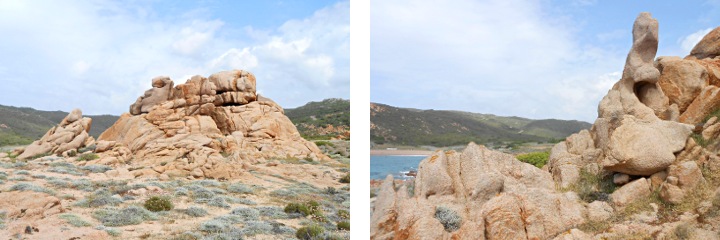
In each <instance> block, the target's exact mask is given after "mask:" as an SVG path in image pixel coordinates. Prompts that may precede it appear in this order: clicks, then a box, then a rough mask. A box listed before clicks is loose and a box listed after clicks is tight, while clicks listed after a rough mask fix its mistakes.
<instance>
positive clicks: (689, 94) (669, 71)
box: [657, 57, 708, 112]
mask: <svg viewBox="0 0 720 240" xmlns="http://www.w3.org/2000/svg"><path fill="white" fill-rule="evenodd" d="M657 62H658V64H657V65H658V66H657V67H658V69H660V71H661V75H660V81H659V84H660V87H661V88H662V90H663V93H665V95H666V96H667V97H668V98H669V101H670V103H671V104H676V105H677V106H678V110H679V111H680V112H684V111H685V110H686V109H687V107H688V106H689V105H690V103H692V101H693V100H695V96H697V95H698V94H700V91H702V89H703V88H704V87H706V86H707V85H708V73H707V71H706V70H705V68H704V67H703V66H702V65H700V64H699V63H697V62H695V61H686V60H682V59H680V58H679V57H660V58H658V61H657Z"/></svg>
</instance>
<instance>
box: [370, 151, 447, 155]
mask: <svg viewBox="0 0 720 240" xmlns="http://www.w3.org/2000/svg"><path fill="white" fill-rule="evenodd" d="M432 153H433V151H428V150H402V149H398V150H384V149H371V150H370V155H383V156H408V155H409V156H430V155H431V154H432Z"/></svg>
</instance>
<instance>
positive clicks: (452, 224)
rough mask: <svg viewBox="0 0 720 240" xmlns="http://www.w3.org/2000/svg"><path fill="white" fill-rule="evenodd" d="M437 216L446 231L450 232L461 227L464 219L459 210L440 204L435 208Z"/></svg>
mask: <svg viewBox="0 0 720 240" xmlns="http://www.w3.org/2000/svg"><path fill="white" fill-rule="evenodd" d="M435 218H437V220H438V221H440V223H442V225H443V227H444V228H445V231H448V232H452V231H455V230H458V229H460V225H461V224H462V219H461V218H460V215H458V214H457V212H455V211H454V210H452V209H450V208H448V207H445V206H438V207H437V208H436V209H435Z"/></svg>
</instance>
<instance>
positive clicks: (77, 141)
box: [17, 109, 95, 159]
mask: <svg viewBox="0 0 720 240" xmlns="http://www.w3.org/2000/svg"><path fill="white" fill-rule="evenodd" d="M91 125H92V119H90V118H87V117H85V118H84V117H82V111H80V109H75V110H73V111H72V112H70V114H68V115H67V117H65V118H64V119H63V120H62V122H60V124H59V125H57V126H55V127H53V128H51V129H50V130H49V131H47V133H45V135H44V136H43V137H42V138H40V140H37V141H35V142H33V143H32V144H30V145H28V146H27V147H25V149H24V150H23V151H22V154H20V155H19V156H17V158H18V159H28V158H31V157H34V156H38V155H44V154H63V153H66V152H70V151H75V152H76V153H77V150H78V149H79V148H82V147H85V146H89V145H92V144H94V142H95V139H94V138H93V137H91V136H90V135H89V134H88V132H89V131H90V126H91Z"/></svg>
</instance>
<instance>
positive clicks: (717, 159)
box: [371, 13, 720, 239]
mask: <svg viewBox="0 0 720 240" xmlns="http://www.w3.org/2000/svg"><path fill="white" fill-rule="evenodd" d="M719 36H720V28H718V29H715V30H713V31H712V32H711V33H709V34H708V35H707V36H705V38H703V40H702V41H700V43H698V44H697V46H696V47H695V48H694V49H693V50H692V52H691V53H690V55H688V56H687V57H685V58H683V59H681V58H679V57H659V58H657V59H655V55H656V52H657V49H658V22H657V21H656V20H655V19H653V18H652V17H651V15H650V14H649V13H641V14H640V15H639V16H638V17H637V19H636V21H635V23H634V25H633V45H632V48H631V49H630V52H629V54H628V56H627V60H626V64H625V67H624V70H623V75H622V77H621V79H620V80H619V81H618V82H617V83H616V84H615V85H614V86H613V87H612V88H611V89H610V90H609V91H608V93H607V95H606V96H605V97H603V99H602V101H601V102H600V103H599V106H598V118H597V120H596V121H595V122H594V124H593V126H592V128H591V129H589V130H583V131H580V132H578V133H576V134H573V135H571V136H569V137H568V138H566V140H565V141H563V142H560V143H558V144H556V145H555V146H554V147H553V148H552V150H551V153H550V156H549V162H548V164H547V165H546V167H544V168H543V169H544V170H539V169H537V168H534V167H532V166H531V165H528V164H524V163H520V162H519V161H517V160H515V159H514V158H513V157H512V156H510V155H506V154H503V153H499V152H494V151H491V150H488V149H485V148H484V147H482V146H477V145H475V144H472V143H471V144H470V145H468V147H467V148H466V149H465V150H464V151H463V152H462V153H461V154H458V153H456V152H453V151H450V152H436V153H435V154H433V155H432V156H430V157H428V158H426V159H425V160H423V161H422V162H421V163H420V167H419V170H418V175H417V178H416V179H415V180H414V184H415V185H414V192H413V191H409V192H408V190H409V189H412V188H409V187H408V186H406V185H403V186H400V188H399V190H397V191H396V189H397V187H396V186H394V185H393V184H394V183H393V181H392V178H391V177H390V178H389V179H387V180H386V181H385V182H384V183H383V186H382V189H381V191H380V192H379V196H378V201H377V202H376V204H375V206H374V211H373V213H372V215H371V216H372V217H371V224H372V225H371V226H372V228H371V238H374V239H552V238H555V239H606V238H626V237H628V236H647V237H653V238H658V239H665V238H671V237H680V236H679V235H678V234H688V235H689V236H692V237H691V238H698V239H705V238H710V237H713V238H716V237H717V236H714V235H713V234H709V233H712V232H713V231H714V232H717V231H718V230H720V229H718V227H717V226H718V224H717V223H720V217H718V216H717V210H718V208H719V206H718V204H717V203H718V202H720V197H718V196H720V194H717V196H714V197H712V196H711V197H708V196H706V195H709V194H706V191H708V190H707V189H714V188H717V186H716V185H717V184H719V182H718V181H720V177H718V176H717V172H719V171H720V155H718V154H717V152H718V150H720V141H718V140H717V139H718V137H719V136H720V123H719V122H720V121H718V118H717V117H711V115H716V113H717V111H718V110H719V109H720V94H718V93H720V90H719V89H720V59H719V58H717V56H720V37H719ZM709 183H711V184H714V185H710V184H709ZM606 184H609V185H608V186H605V185H606ZM613 184H614V186H613ZM601 188H602V189H601ZM563 191H567V192H563ZM573 191H578V193H579V194H581V196H582V197H583V198H582V200H585V201H587V202H584V201H582V200H580V198H579V197H578V195H576V193H574V192H573ZM718 192H720V190H718ZM656 193H659V194H656ZM688 196H690V199H688ZM638 204H640V205H642V206H640V205H638ZM666 204H669V205H666ZM677 207H682V208H687V209H684V210H683V212H678V213H675V212H673V213H672V214H669V215H672V216H668V211H670V210H671V209H677ZM439 209H442V211H440V210H439ZM448 209H450V210H448ZM688 209H689V210H688ZM661 211H664V212H663V213H661ZM440 212H442V213H443V214H447V212H454V213H455V215H456V216H454V218H443V217H438V214H439V213H440ZM447 219H461V221H459V222H451V223H448V222H447ZM583 223H587V224H589V225H583ZM448 224H450V225H452V226H456V228H450V229H448V227H447V225H448ZM603 224H607V225H604V226H603ZM713 224H714V225H713ZM576 227H577V229H576ZM595 227H602V229H595V230H592V229H593V228H595ZM579 229H583V230H585V229H591V230H590V231H593V232H590V231H589V232H583V231H581V230H579ZM681 231H682V232H683V233H679V232H681Z"/></svg>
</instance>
